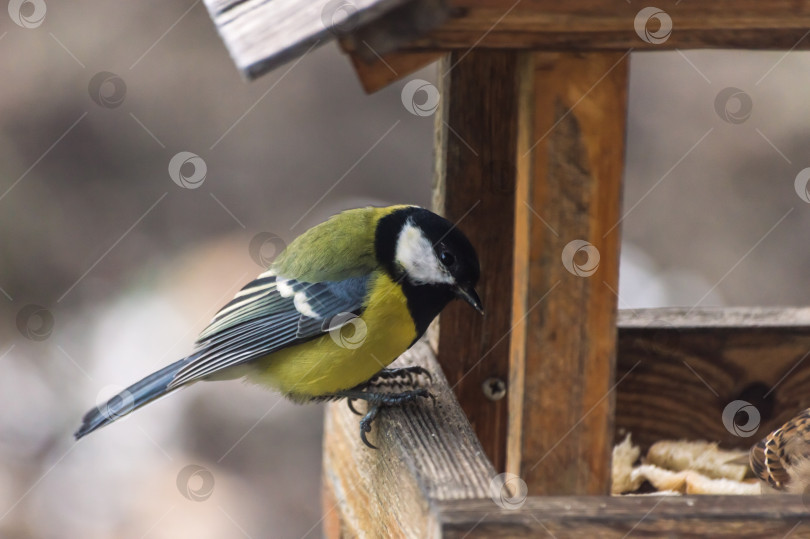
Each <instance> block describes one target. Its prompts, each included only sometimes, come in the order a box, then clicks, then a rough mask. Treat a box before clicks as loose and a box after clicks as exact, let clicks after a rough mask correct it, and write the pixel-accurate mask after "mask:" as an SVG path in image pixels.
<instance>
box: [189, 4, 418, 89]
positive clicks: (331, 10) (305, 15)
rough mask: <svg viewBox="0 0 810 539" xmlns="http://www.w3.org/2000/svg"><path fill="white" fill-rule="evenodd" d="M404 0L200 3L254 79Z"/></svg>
mask: <svg viewBox="0 0 810 539" xmlns="http://www.w3.org/2000/svg"><path fill="white" fill-rule="evenodd" d="M408 1H409V0H307V1H306V2H301V1H300V0H205V5H206V7H207V8H208V13H209V14H210V16H211V19H212V20H213V21H214V25H215V26H216V28H217V31H218V32H219V35H220V36H221V37H222V40H223V41H224V42H225V46H226V47H227V48H228V51H229V52H230V54H231V58H233V61H234V62H235V63H236V67H237V68H238V69H239V71H240V72H241V73H242V74H243V75H244V76H245V77H246V78H250V79H252V78H256V77H258V76H259V75H261V74H263V73H266V72H267V71H270V70H271V69H273V68H275V67H278V66H280V65H282V64H284V63H286V62H288V61H290V60H293V59H295V58H298V57H300V56H302V55H304V54H306V53H307V52H308V51H311V50H312V49H314V48H315V47H317V46H320V45H324V44H326V43H328V42H329V41H331V40H333V39H335V38H336V37H338V36H340V35H345V34H348V33H351V32H353V31H355V30H356V29H357V28H359V27H360V26H362V25H364V24H367V23H368V22H370V21H373V20H375V19H376V18H378V17H380V16H381V15H383V14H384V13H386V12H388V11H390V10H392V9H394V8H396V7H397V6H400V5H402V4H404V3H406V2H408Z"/></svg>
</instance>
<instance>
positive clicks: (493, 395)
mask: <svg viewBox="0 0 810 539" xmlns="http://www.w3.org/2000/svg"><path fill="white" fill-rule="evenodd" d="M481 389H483V390H484V396H486V398H488V399H489V400H491V401H499V400H501V399H502V398H504V397H505V396H506V382H504V381H503V380H501V379H500V378H495V377H494V376H493V377H490V378H487V379H486V380H484V383H483V384H481Z"/></svg>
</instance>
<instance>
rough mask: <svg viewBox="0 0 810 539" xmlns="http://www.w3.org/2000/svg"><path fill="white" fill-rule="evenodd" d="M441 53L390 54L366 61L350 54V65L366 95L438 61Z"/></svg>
mask: <svg viewBox="0 0 810 539" xmlns="http://www.w3.org/2000/svg"><path fill="white" fill-rule="evenodd" d="M442 56H443V53H441V52H392V53H390V54H386V55H385V56H380V57H379V58H376V59H375V60H372V61H368V60H366V59H365V58H363V57H361V56H360V55H359V54H357V53H351V54H350V55H349V58H351V61H352V65H353V66H354V71H355V73H356V74H357V78H358V79H360V84H362V86H363V90H365V91H366V93H369V94H371V93H374V92H376V91H377V90H381V89H382V88H385V87H386V86H388V85H389V84H391V83H392V82H395V81H398V80H400V79H402V78H404V77H407V76H408V75H411V74H412V73H414V72H416V71H418V70H420V69H422V68H423V67H427V66H429V65H430V64H432V63H433V62H436V61H438V60H439V59H440V58H441V57H442Z"/></svg>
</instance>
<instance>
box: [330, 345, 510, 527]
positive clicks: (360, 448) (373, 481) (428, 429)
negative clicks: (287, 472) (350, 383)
mask: <svg viewBox="0 0 810 539" xmlns="http://www.w3.org/2000/svg"><path fill="white" fill-rule="evenodd" d="M396 365H421V366H423V367H425V368H427V369H428V370H429V371H430V372H431V373H432V374H433V385H432V387H431V392H432V393H433V394H434V395H435V396H436V404H435V405H433V404H432V403H431V402H430V401H429V400H426V401H425V402H420V403H418V404H413V405H410V406H408V407H405V408H401V409H398V408H391V409H386V410H384V411H383V412H382V413H381V414H380V417H378V418H377V421H375V423H374V425H373V427H372V432H371V433H370V434H369V435H368V438H369V441H370V442H371V443H373V444H374V445H376V446H377V447H379V448H380V449H379V450H377V451H375V450H373V449H369V448H368V447H366V446H365V445H363V443H362V441H361V440H360V429H359V427H358V422H359V420H360V417H359V416H357V415H355V414H353V413H352V412H351V411H350V410H349V409H348V406H346V403H345V402H343V401H339V402H335V403H331V404H329V405H328V408H327V413H326V426H325V434H324V479H323V482H324V512H325V514H326V515H327V516H326V523H327V524H326V526H325V528H326V530H327V531H328V532H329V533H328V534H327V535H329V536H332V537H337V536H344V537H347V536H348V537H357V536H367V537H383V536H388V535H390V534H391V533H394V534H396V535H401V536H406V537H438V536H439V530H440V514H439V505H438V504H439V503H440V502H447V501H451V500H468V499H477V498H488V497H489V490H488V489H489V482H490V480H491V478H492V477H494V476H495V474H496V472H495V469H494V468H493V467H492V464H490V462H489V461H488V460H487V458H486V456H485V455H484V451H483V449H482V448H481V444H479V443H478V440H477V439H476V437H475V435H474V434H473V432H472V428H471V427H470V423H469V421H467V418H466V417H465V416H464V412H462V410H461V408H460V407H459V406H458V402H457V401H456V399H455V397H454V396H453V392H452V390H451V389H450V387H449V386H448V385H447V379H446V378H445V377H444V374H442V371H441V368H440V367H439V365H438V363H437V362H436V358H435V356H434V355H433V352H432V351H431V350H430V347H429V346H428V345H427V344H426V343H423V342H420V343H418V344H417V345H415V346H414V347H413V348H412V349H411V350H409V351H408V352H406V353H405V354H403V356H402V357H400V358H399V359H398V360H397V361H396V362H395V363H394V366H396ZM357 409H358V411H362V410H364V409H365V408H364V407H363V404H362V403H358V404H357ZM336 530H339V533H338V534H335V533H334V532H333V531H336Z"/></svg>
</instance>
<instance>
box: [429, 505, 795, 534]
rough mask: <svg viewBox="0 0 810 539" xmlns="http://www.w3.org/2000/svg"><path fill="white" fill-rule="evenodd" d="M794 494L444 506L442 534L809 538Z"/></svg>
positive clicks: (442, 507)
mask: <svg viewBox="0 0 810 539" xmlns="http://www.w3.org/2000/svg"><path fill="white" fill-rule="evenodd" d="M808 518H810V510H808V506H807V504H805V503H804V502H803V501H802V497H801V496H635V497H628V496H624V497H609V496H547V497H530V498H527V499H526V502H525V504H523V505H522V506H521V507H520V508H519V509H516V510H510V509H502V508H500V507H498V506H496V505H495V504H494V503H493V502H492V500H489V499H487V500H468V501H465V502H463V503H462V502H444V503H442V505H441V531H442V537H447V538H450V537H458V538H461V537H466V538H467V539H473V538H482V537H487V538H489V537H566V538H594V537H600V538H601V537H628V536H629V537H725V538H729V539H730V538H735V539H736V538H738V537H761V538H763V539H764V538H769V539H770V538H774V537H787V536H788V535H789V536H790V537H791V538H795V537H810V522H808Z"/></svg>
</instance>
